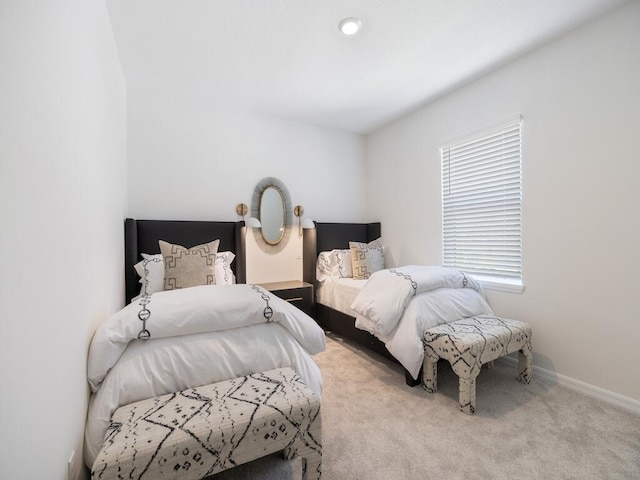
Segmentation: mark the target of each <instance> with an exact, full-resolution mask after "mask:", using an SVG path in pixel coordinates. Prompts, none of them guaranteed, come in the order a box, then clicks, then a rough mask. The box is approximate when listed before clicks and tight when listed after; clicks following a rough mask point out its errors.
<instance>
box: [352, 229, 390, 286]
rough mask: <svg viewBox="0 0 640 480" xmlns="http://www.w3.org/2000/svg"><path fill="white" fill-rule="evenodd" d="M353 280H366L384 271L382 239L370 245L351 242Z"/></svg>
mask: <svg viewBox="0 0 640 480" xmlns="http://www.w3.org/2000/svg"><path fill="white" fill-rule="evenodd" d="M349 249H350V250H351V269H352V271H353V278H355V279H357V280H366V279H367V278H369V277H370V276H371V274H372V273H374V272H377V271H378V270H383V269H384V247H383V246H382V238H378V239H376V240H374V241H372V242H369V243H363V242H349Z"/></svg>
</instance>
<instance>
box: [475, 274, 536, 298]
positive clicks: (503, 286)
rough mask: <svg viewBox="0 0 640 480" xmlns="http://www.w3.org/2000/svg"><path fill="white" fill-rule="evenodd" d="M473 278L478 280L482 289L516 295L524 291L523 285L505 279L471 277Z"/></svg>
mask: <svg viewBox="0 0 640 480" xmlns="http://www.w3.org/2000/svg"><path fill="white" fill-rule="evenodd" d="M473 278H475V279H476V280H478V281H479V282H480V283H481V284H482V288H484V289H487V290H495V291H498V292H506V293H517V294H521V293H522V292H523V291H524V285H522V283H518V282H514V281H509V280H506V279H497V278H491V277H483V276H481V275H473Z"/></svg>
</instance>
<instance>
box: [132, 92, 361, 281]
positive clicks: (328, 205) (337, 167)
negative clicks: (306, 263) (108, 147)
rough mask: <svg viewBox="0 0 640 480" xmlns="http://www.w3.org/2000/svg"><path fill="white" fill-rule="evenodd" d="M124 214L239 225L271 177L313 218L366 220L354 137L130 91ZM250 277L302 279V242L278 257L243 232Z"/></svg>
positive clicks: (203, 103) (193, 101) (194, 100)
mask: <svg viewBox="0 0 640 480" xmlns="http://www.w3.org/2000/svg"><path fill="white" fill-rule="evenodd" d="M128 112H129V114H128V115H129V117H128V123H129V130H128V134H129V138H128V153H129V213H130V215H131V216H132V217H134V218H147V219H171V220H228V221H236V220H239V217H238V216H237V215H236V213H235V207H236V205H237V204H238V203H241V202H242V203H246V204H247V205H249V207H251V197H252V194H253V191H254V188H255V186H256V185H257V184H258V182H260V180H262V179H263V178H265V177H276V178H278V179H280V180H281V181H282V182H284V184H285V185H286V186H287V188H288V190H289V193H290V194H291V201H292V204H293V205H302V206H303V207H304V210H305V216H308V217H309V218H312V219H313V220H316V221H361V220H362V219H363V217H364V215H365V210H366V205H365V190H364V189H365V185H364V182H362V177H363V175H364V140H363V138H362V137H361V136H359V135H354V134H350V133H344V132H340V131H338V130H330V129H326V128H320V127H315V126H311V125H306V124H302V123H296V122H290V121H286V120H282V119H278V118H274V117H269V116H265V115H260V114H256V113H247V112H241V111H235V110H228V109H221V108H217V107H216V106H214V105H208V104H207V103H206V101H205V100H203V99H201V98H195V97H189V95H185V96H183V97H182V98H178V97H176V96H175V95H166V94H164V93H162V92H153V91H151V90H146V89H145V90H139V89H129V91H128ZM247 250H248V252H247V281H248V282H255V283H258V282H266V281H280V280H293V279H301V278H302V261H301V253H302V246H301V240H300V237H299V236H298V233H297V231H295V232H292V234H291V236H290V241H289V244H288V245H287V247H286V248H285V249H284V250H283V251H282V252H279V253H277V254H267V253H264V252H262V250H260V249H259V248H258V246H257V244H256V242H255V240H254V238H253V236H252V235H251V233H250V232H249V234H248V235H247Z"/></svg>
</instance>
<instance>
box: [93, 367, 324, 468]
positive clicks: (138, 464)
mask: <svg viewBox="0 0 640 480" xmlns="http://www.w3.org/2000/svg"><path fill="white" fill-rule="evenodd" d="M280 450H284V453H285V457H286V458H288V459H290V458H293V457H294V456H300V457H301V458H302V466H303V478H305V479H319V478H320V477H321V475H322V424H321V415H320V400H319V398H318V397H317V396H316V395H315V394H314V393H313V392H312V391H311V390H310V389H309V388H308V387H307V386H306V385H305V384H304V383H303V382H302V380H301V379H300V377H299V376H298V375H297V373H295V372H294V371H293V369H291V368H282V369H276V370H271V371H268V372H264V373H255V374H252V375H248V376H245V377H240V378H236V379H233V380H228V381H224V382H219V383H214V384H211V385H205V386H203V387H198V388H191V389H188V390H184V391H182V392H178V393H173V394H168V395H163V396H160V397H155V398H151V399H148V400H143V401H140V402H136V403H132V404H130V405H125V406H123V407H121V408H119V409H118V410H116V411H115V413H114V414H113V416H112V418H111V425H110V427H109V430H108V432H107V435H106V437H105V441H104V446H103V448H102V450H101V451H100V453H99V454H98V457H97V459H96V461H95V463H94V464H93V468H92V470H91V478H92V479H115V478H134V479H150V480H166V479H180V480H196V479H201V478H204V477H206V476H209V475H213V474H215V473H217V472H220V471H223V470H226V469H228V468H231V467H233V466H235V465H240V464H242V463H246V462H249V461H251V460H255V459H256V458H259V457H262V456H265V455H269V454H271V453H274V452H278V451H280Z"/></svg>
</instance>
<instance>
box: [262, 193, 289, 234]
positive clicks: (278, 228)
mask: <svg viewBox="0 0 640 480" xmlns="http://www.w3.org/2000/svg"><path fill="white" fill-rule="evenodd" d="M285 220H286V217H285V209H284V197H283V196H282V192H281V191H280V190H279V189H278V188H277V187H274V186H270V187H267V188H265V189H264V191H263V192H262V196H261V197H260V223H261V224H262V229H261V230H262V238H264V241H265V242H267V243H268V244H269V245H275V244H277V243H278V242H279V241H280V240H282V237H283V236H284V231H285Z"/></svg>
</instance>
